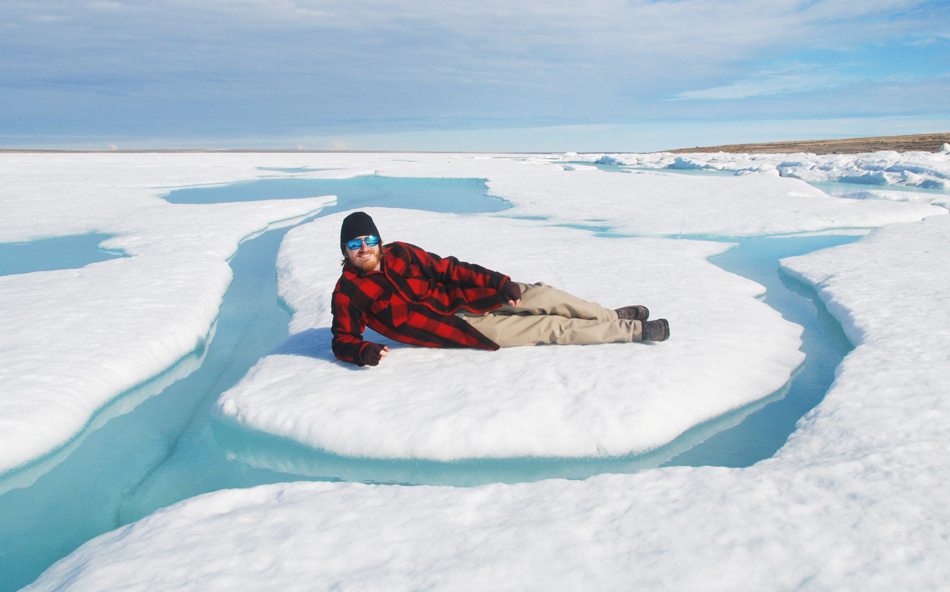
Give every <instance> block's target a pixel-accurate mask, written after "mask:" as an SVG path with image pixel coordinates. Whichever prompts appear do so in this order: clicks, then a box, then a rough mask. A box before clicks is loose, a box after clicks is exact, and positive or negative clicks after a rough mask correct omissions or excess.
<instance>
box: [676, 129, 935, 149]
mask: <svg viewBox="0 0 950 592" xmlns="http://www.w3.org/2000/svg"><path fill="white" fill-rule="evenodd" d="M944 143H950V133H948V134H915V135H911V136H876V137H871V138H845V139H840V140H803V141H798V142H766V143H760V144H727V145H725V146H706V147H698V146H697V147H696V148H679V149H676V150H664V152H672V153H674V154H682V153H709V152H731V153H740V152H744V153H750V154H751V153H756V154H779V153H784V154H788V153H793V152H807V153H811V154H860V153H863V152H877V151H878V150H893V151H895V152H937V151H939V150H940V147H941V146H943V144H944Z"/></svg>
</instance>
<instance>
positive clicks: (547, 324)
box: [465, 307, 643, 347]
mask: <svg viewBox="0 0 950 592" xmlns="http://www.w3.org/2000/svg"><path fill="white" fill-rule="evenodd" d="M509 308H510V307H509ZM615 314H616V313H615ZM465 320H466V321H468V322H469V324H471V325H472V326H473V327H475V328H476V329H477V330H478V331H479V332H481V333H482V334H483V335H484V336H485V337H487V338H489V339H491V340H492V341H494V342H495V343H497V344H498V345H500V346H501V347H516V346H520V345H540V344H546V343H557V344H561V345H590V344H594V343H614V342H618V341H621V342H629V341H640V338H641V331H642V327H643V325H642V323H641V322H640V321H624V320H614V321H598V320H593V319H573V318H567V317H563V316H559V315H548V314H494V313H491V312H490V313H488V314H485V315H472V316H468V315H466V316H465Z"/></svg>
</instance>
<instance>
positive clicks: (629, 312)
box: [614, 304, 650, 321]
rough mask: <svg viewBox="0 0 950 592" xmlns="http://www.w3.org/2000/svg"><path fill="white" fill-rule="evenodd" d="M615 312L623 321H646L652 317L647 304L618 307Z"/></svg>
mask: <svg viewBox="0 0 950 592" xmlns="http://www.w3.org/2000/svg"><path fill="white" fill-rule="evenodd" d="M614 312H616V313H617V316H618V317H620V320H621V321H645V320H647V319H648V318H650V310H649V309H648V308H647V307H645V306H640V305H639V304H635V305H633V306H624V307H622V308H618V309H616V310H615V311H614Z"/></svg>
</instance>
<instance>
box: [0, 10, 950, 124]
mask: <svg viewBox="0 0 950 592" xmlns="http://www.w3.org/2000/svg"><path fill="white" fill-rule="evenodd" d="M943 4H944V3H941V2H933V1H931V0H860V1H859V0H819V1H815V0H774V1H772V2H769V3H767V4H763V3H761V2H760V1H758V0H660V1H648V0H588V1H582V2H577V1H567V0H544V1H542V0H523V1H520V2H511V1H510V0H482V1H480V2H477V3H476V2H471V1H470V0H464V1H462V0H413V2H400V1H396V0H346V1H345V0H203V1H202V2H197V3H196V2H194V1H192V0H97V1H93V2H88V1H84V0H4V2H2V3H0V27H2V28H0V32H2V34H0V89H2V91H0V92H2V95H0V103H2V104H0V107H2V108H0V128H2V129H5V130H9V131H11V133H20V132H34V131H36V130H39V129H45V130H47V131H48V132H50V133H53V132H56V133H78V132H79V130H80V129H82V126H86V127H87V128H94V129H96V130H99V131H104V132H109V133H111V132H113V131H121V130H126V131H130V130H131V131H133V132H136V130H138V131H137V132H136V133H141V131H142V130H149V133H151V134H155V133H171V134H183V133H195V134H196V135H205V136H207V135H214V134H229V133H230V134H235V135H242V136H246V135H252V134H254V133H267V134H282V133H298V132H300V133H310V134H311V135H313V134H314V133H317V132H319V133H325V134H327V135H332V134H334V133H337V132H338V131H341V130H343V131H345V130H352V129H362V130H369V131H372V130H376V131H383V130H389V129H403V130H407V129H447V128H456V129H457V128H465V127H470V128H478V127H482V128H485V127H499V126H511V127H517V126H547V125H560V124H582V123H597V122H600V123H603V122H617V121H629V120H633V119H637V118H640V119H657V118H662V117H673V116H682V115H683V113H677V112H676V111H675V109H682V108H683V107H682V105H684V104H686V103H687V102H686V101H669V100H668V98H669V97H676V98H678V99H690V100H692V101H714V102H719V103H727V102H729V101H724V99H732V100H733V101H732V102H741V101H743V100H748V99H753V98H757V97H772V98H775V97H781V96H785V95H790V94H801V93H807V92H821V91H822V90H825V89H829V88H837V87H839V86H840V85H842V84H845V83H849V84H850V83H852V82H854V81H858V82H860V81H861V80H864V81H867V80H872V79H871V78H868V77H867V76H864V75H863V74H862V75H861V76H856V75H855V74H854V73H852V72H850V71H849V70H848V68H846V67H842V66H840V64H837V63H835V64H828V63H821V62H817V63H811V62H808V64H809V65H808V66H807V67H806V66H801V67H799V66H796V67H784V68H781V67H775V66H774V64H781V63H795V62H796V60H797V59H798V54H800V53H801V52H808V51H813V50H815V49H816V48H824V49H828V50H834V51H860V48H861V47H864V46H865V45H866V44H867V40H868V39H874V41H875V43H881V44H887V43H892V44H899V43H904V42H907V41H908V40H923V39H939V36H940V35H945V34H946V31H947V30H948V28H950V7H947V6H944V5H943ZM937 43H938V44H940V47H945V46H946V40H945V39H944V40H940V41H938V42H937ZM921 47H923V46H921ZM766 59H767V60H768V61H767V62H766V61H764V60H766ZM934 61H937V60H934ZM941 67H942V68H943V69H944V70H946V69H947V68H948V66H947V65H946V64H945V63H944V64H943V66H941ZM832 70H834V71H833V72H832ZM862 76H863V77H862ZM849 81H850V82H849ZM773 108H775V106H773ZM685 115H686V116H695V115H696V114H695V113H693V114H690V113H686V114H685Z"/></svg>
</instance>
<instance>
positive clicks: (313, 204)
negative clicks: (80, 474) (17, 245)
mask: <svg viewBox="0 0 950 592" xmlns="http://www.w3.org/2000/svg"><path fill="white" fill-rule="evenodd" d="M184 160H185V159H182V158H180V157H179V158H177V159H167V158H162V157H156V156H152V157H151V158H146V157H142V156H124V157H123V156H98V157H95V156H91V155H86V156H71V157H68V158H67V157H46V158H42V157H38V156H34V155H30V156H26V155H7V156H6V157H5V158H3V159H0V177H2V178H3V179H4V182H3V184H2V185H0V211H2V212H3V215H2V216H0V242H23V241H28V240H31V239H37V238H47V237H50V236H57V235H60V236H66V235H75V234H87V233H102V234H109V235H113V237H112V238H111V239H109V240H107V241H106V242H105V243H104V245H103V246H104V247H107V248H109V249H114V250H119V251H122V252H124V253H125V254H126V255H129V257H125V258H121V259H113V260H110V261H103V262H100V263H94V264H91V265H87V266H85V267H83V268H82V269H70V270H58V271H46V272H35V273H26V274H19V275H10V276H3V277H0V334H2V339H0V385H2V390H0V473H2V472H4V471H5V470H9V469H12V468H15V467H18V466H21V465H23V464H25V463H27V462H29V461H31V460H33V459H36V458H38V457H41V456H43V455H44V454H47V453H49V452H50V451H52V450H54V449H56V448H58V447H60V446H62V445H64V444H66V443H67V442H68V441H69V440H70V439H71V438H72V437H73V436H75V435H76V434H77V433H79V432H80V430H82V429H83V427H84V426H85V425H87V423H88V422H89V421H90V419H91V417H92V416H93V414H94V413H95V412H96V411H97V410H98V409H100V408H101V407H103V406H104V405H105V404H106V403H108V402H109V401H110V400H112V399H114V398H115V397H117V396H118V395H120V394H121V393H123V392H125V391H127V390H128V389H130V388H132V387H134V386H135V385H137V384H139V383H140V382H142V381H144V380H146V379H148V378H149V377H151V376H154V375H156V374H159V373H160V372H162V371H163V370H165V369H167V368H169V367H170V366H172V365H173V364H174V363H175V362H176V361H177V360H179V359H180V358H182V357H183V356H185V355H186V354H188V353H189V352H191V351H193V350H195V349H196V348H198V347H200V346H202V344H203V343H204V341H205V339H206V337H207V336H208V334H209V332H210V331H211V328H212V324H213V322H214V320H215V318H216V317H217V314H218V307H219V306H220V304H221V299H222V297H223V296H224V293H225V291H226V290H227V287H228V284H229V283H230V281H231V275H232V274H231V268H230V267H229V266H228V264H227V260H228V259H229V258H230V257H231V255H233V254H234V252H235V251H236V250H237V248H238V244H239V243H240V241H241V240H242V239H244V238H245V237H248V236H251V235H254V234H257V233H259V232H261V231H263V230H266V229H267V228H268V227H269V226H273V225H275V224H276V225H279V224H281V223H284V224H286V223H292V222H294V221H295V220H300V219H301V218H302V217H304V216H305V215H307V214H310V213H313V212H317V211H319V210H320V209H321V208H322V207H323V206H324V205H325V204H327V203H332V202H333V201H334V198H332V197H314V198H309V199H303V200H293V201H283V202H281V201H269V202H258V203H254V202H248V203H239V204H221V205H215V206H200V205H187V206H185V205H171V204H168V203H167V202H165V201H164V200H162V199H160V198H159V197H157V196H158V195H160V194H162V193H167V192H168V190H167V189H162V188H161V186H162V185H165V184H168V183H173V182H176V181H177V182H180V183H198V182H206V183H207V182H212V181H221V180H223V179H228V178H230V179H235V178H241V176H244V175H251V174H253V171H255V169H254V167H252V166H247V165H244V166H241V164H240V163H232V166H230V167H229V168H230V169H231V170H225V171H217V170H213V169H210V168H209V167H207V166H201V165H200V163H199V164H198V165H197V166H196V165H195V164H190V163H188V162H184ZM155 161H159V162H160V161H165V162H166V166H158V165H157V163H156V162H155ZM50 169H53V170H52V171H51V170H50ZM172 179H174V181H173V180H172Z"/></svg>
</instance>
